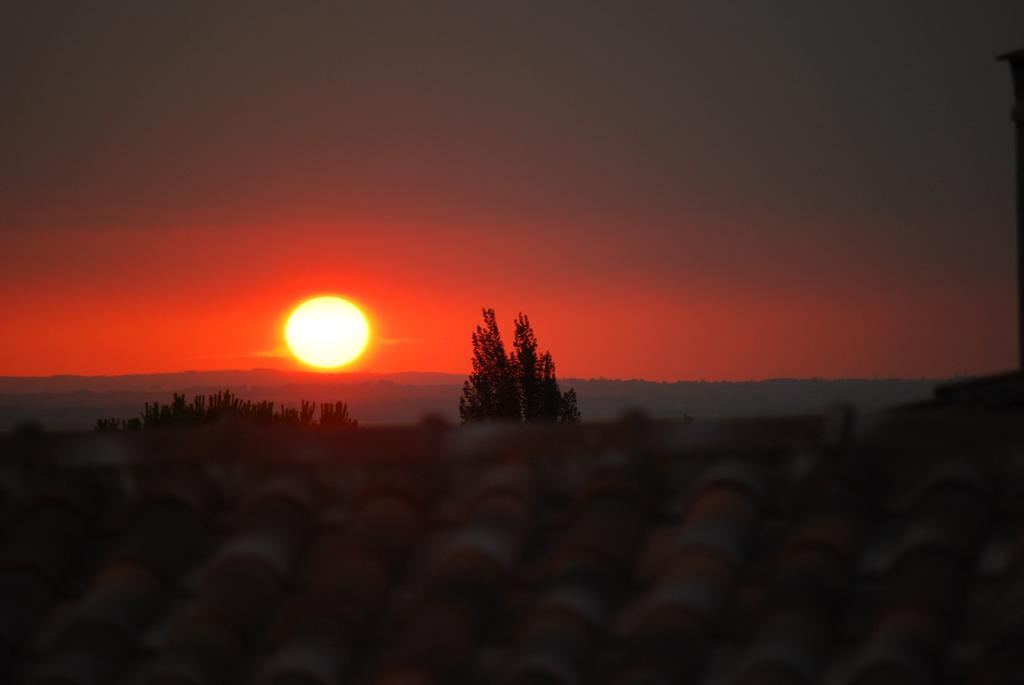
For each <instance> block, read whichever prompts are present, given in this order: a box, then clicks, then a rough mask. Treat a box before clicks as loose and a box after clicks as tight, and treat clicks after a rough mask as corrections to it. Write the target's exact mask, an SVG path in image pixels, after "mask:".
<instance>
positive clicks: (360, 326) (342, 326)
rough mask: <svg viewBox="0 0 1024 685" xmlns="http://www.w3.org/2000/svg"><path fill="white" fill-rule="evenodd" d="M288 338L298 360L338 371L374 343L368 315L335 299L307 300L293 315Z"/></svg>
mask: <svg viewBox="0 0 1024 685" xmlns="http://www.w3.org/2000/svg"><path fill="white" fill-rule="evenodd" d="M284 338H285V340H286V341H287V342H288V348H289V349H290V350H291V351H292V354H294V355H295V357H296V358H297V359H298V360H299V361H301V362H304V363H306V364H309V365H310V366H315V367H317V368H321V369H336V368H338V367H339V366H344V365H345V364H348V363H349V362H351V361H353V360H354V359H356V358H357V357H358V356H359V355H361V354H362V353H363V350H365V349H366V343H367V342H369V340H370V324H369V322H368V321H367V320H366V316H365V315H364V314H363V313H362V312H361V311H360V310H359V307H357V306H355V305H354V304H352V303H351V302H349V301H348V300H345V299H342V298H340V297H334V296H330V295H328V296H324V297H314V298H313V299H311V300H306V301H305V302H303V303H302V304H300V305H299V306H298V307H296V308H295V311H293V312H292V313H291V316H289V317H288V323H287V324H285V327H284Z"/></svg>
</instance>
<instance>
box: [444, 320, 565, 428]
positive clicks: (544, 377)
mask: <svg viewBox="0 0 1024 685" xmlns="http://www.w3.org/2000/svg"><path fill="white" fill-rule="evenodd" d="M483 315H484V325H483V326H477V327H476V331H475V332H474V333H473V373H471V374H470V375H469V378H468V379H467V380H466V382H465V383H464V384H463V386H462V397H461V399H460V400H459V416H460V417H462V421H463V423H472V422H475V421H488V420H494V419H497V420H507V421H552V422H554V421H557V422H561V423H577V422H579V420H580V410H579V407H578V405H577V402H576V390H574V389H570V390H568V391H567V392H565V393H563V392H562V391H561V389H560V388H559V387H558V379H557V377H556V376H555V362H554V361H553V360H552V358H551V353H550V352H544V353H543V354H540V353H539V352H538V348H537V336H536V335H535V334H534V332H533V328H532V327H531V326H530V320H529V318H527V316H526V315H525V314H523V313H522V312H520V313H519V316H518V317H516V320H515V335H514V337H513V341H512V352H511V354H506V353H505V344H504V343H503V342H502V340H501V333H500V332H499V330H498V323H497V320H496V318H495V315H494V310H493V309H484V310H483Z"/></svg>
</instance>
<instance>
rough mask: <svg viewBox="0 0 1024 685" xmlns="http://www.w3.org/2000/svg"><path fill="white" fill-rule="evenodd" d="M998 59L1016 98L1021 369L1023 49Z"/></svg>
mask: <svg viewBox="0 0 1024 685" xmlns="http://www.w3.org/2000/svg"><path fill="white" fill-rule="evenodd" d="M999 59H1001V60H1005V61H1006V62H1009V64H1010V71H1011V72H1012V74H1013V93H1014V98H1015V100H1016V102H1014V105H1013V110H1012V114H1011V116H1012V117H1013V121H1014V124H1016V127H1017V326H1018V334H1017V345H1018V346H1019V350H1020V353H1019V355H1018V365H1019V366H1020V367H1021V369H1024V130H1022V129H1024V49H1022V50H1017V51H1015V52H1010V53H1007V54H1005V55H1003V56H1002V57H1000V58H999Z"/></svg>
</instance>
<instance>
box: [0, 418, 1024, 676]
mask: <svg viewBox="0 0 1024 685" xmlns="http://www.w3.org/2000/svg"><path fill="white" fill-rule="evenodd" d="M855 418H856V417H854V416H852V415H851V414H849V413H847V412H843V411H837V412H836V413H835V414H833V415H829V416H824V417H810V418H794V419H773V420H766V421H756V420H742V421H739V420H738V421H714V422H704V421H697V422H690V423H685V424H680V423H665V422H652V421H647V420H644V419H642V418H639V417H634V418H631V419H626V420H623V421H621V422H617V423H608V424H584V425H582V426H578V427H547V428H542V427H523V426H503V425H490V426H478V427H471V428H454V427H448V426H445V425H442V424H432V423H425V424H422V425H419V426H415V427H408V428H391V429H360V430H355V431H329V430H315V429H312V430H311V429H306V430H291V429H285V428H280V427H278V428H271V427H267V428H259V427H248V428H240V427H226V426H220V427H212V428H197V429H192V430H188V429H178V430H169V431H158V430H153V431H142V432H137V433H116V434H102V433H97V434H85V435H83V434H77V435H76V434H64V435H61V434H32V433H30V432H26V433H22V434H17V435H10V436H2V437H0V449H2V461H0V497H2V500H0V506H2V540H3V542H2V544H0V680H2V681H3V682H9V681H13V682H26V683H57V682H60V683H70V684H78V683H81V684H82V685H98V684H100V683H125V684H140V685H141V684H152V685H155V684H156V683H160V684H161V685H167V684H172V683H182V684H185V683H190V684H201V683H210V684H213V683H218V684H219V683H227V684H231V683H239V684H248V683H253V684H259V685H263V684H267V685H270V684H274V685H321V684H323V685H327V684H331V683H367V684H380V685H384V684H385V683H387V684H393V685H397V684H399V683H401V684H410V685H411V684H417V685H418V684H424V685H425V684H428V683H550V684H553V685H554V684H565V685H570V684H574V683H616V684H622V685H626V684H633V685H640V684H641V683H643V684H645V685H653V684H656V683H676V682H694V683H708V684H712V685H718V684H722V685H726V684H741V683H772V684H780V685H781V684H787V683H793V684H794V685H795V684H798V683H818V682H825V683H840V684H845V683H849V684H854V683H864V684H866V683H887V684H890V683H891V684H895V683H946V682H949V683H952V682H968V681H969V682H977V683H997V682H998V683H1009V682H1021V681H1022V678H1024V652H1022V651H1021V650H1020V649H1019V645H1020V640H1021V638H1022V637H1024V544H1022V543H1024V537H1022V536H1024V421H1021V420H1020V419H1021V415H1020V414H1019V413H1017V412H1006V413H1002V414H998V415H996V414H985V413H974V414H970V415H967V414H964V415H945V416H939V415H937V414H934V413H929V412H923V413H914V412H910V413H903V414H888V415H878V416H873V417H870V418H868V419H865V420H861V421H857V420H855Z"/></svg>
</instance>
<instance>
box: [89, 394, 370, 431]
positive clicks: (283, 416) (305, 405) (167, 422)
mask: <svg viewBox="0 0 1024 685" xmlns="http://www.w3.org/2000/svg"><path fill="white" fill-rule="evenodd" d="M316 408H317V406H316V403H315V402H307V401H306V400H302V406H301V407H300V408H299V409H294V408H292V407H285V406H283V405H281V406H276V405H275V404H274V403H273V402H268V401H266V400H262V401H259V402H253V401H252V400H243V399H242V398H241V397H239V396H238V395H235V394H234V393H232V392H231V391H230V390H223V391H220V392H216V393H213V394H212V395H206V396H203V395H196V396H195V397H194V398H193V399H192V401H191V402H186V401H185V395H184V394H178V393H174V399H173V400H172V401H171V403H170V404H160V403H159V402H147V403H146V405H145V409H144V410H143V412H142V414H141V416H139V418H134V419H124V420H122V419H116V418H111V419H99V420H98V421H97V422H96V430H98V431H110V430H138V429H142V428H155V427H157V426H182V425H196V424H204V423H214V422H215V421H217V420H219V419H222V418H225V417H235V418H237V419H241V420H243V421H252V422H255V423H260V424H267V423H283V424H293V425H302V426H313V425H320V426H343V427H355V426H357V425H358V422H357V421H356V420H355V419H354V418H352V417H351V416H350V415H349V413H348V405H347V404H345V403H344V402H334V403H333V404H331V403H322V404H321V405H320V421H319V424H318V423H317V422H316V420H315V419H316Z"/></svg>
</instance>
